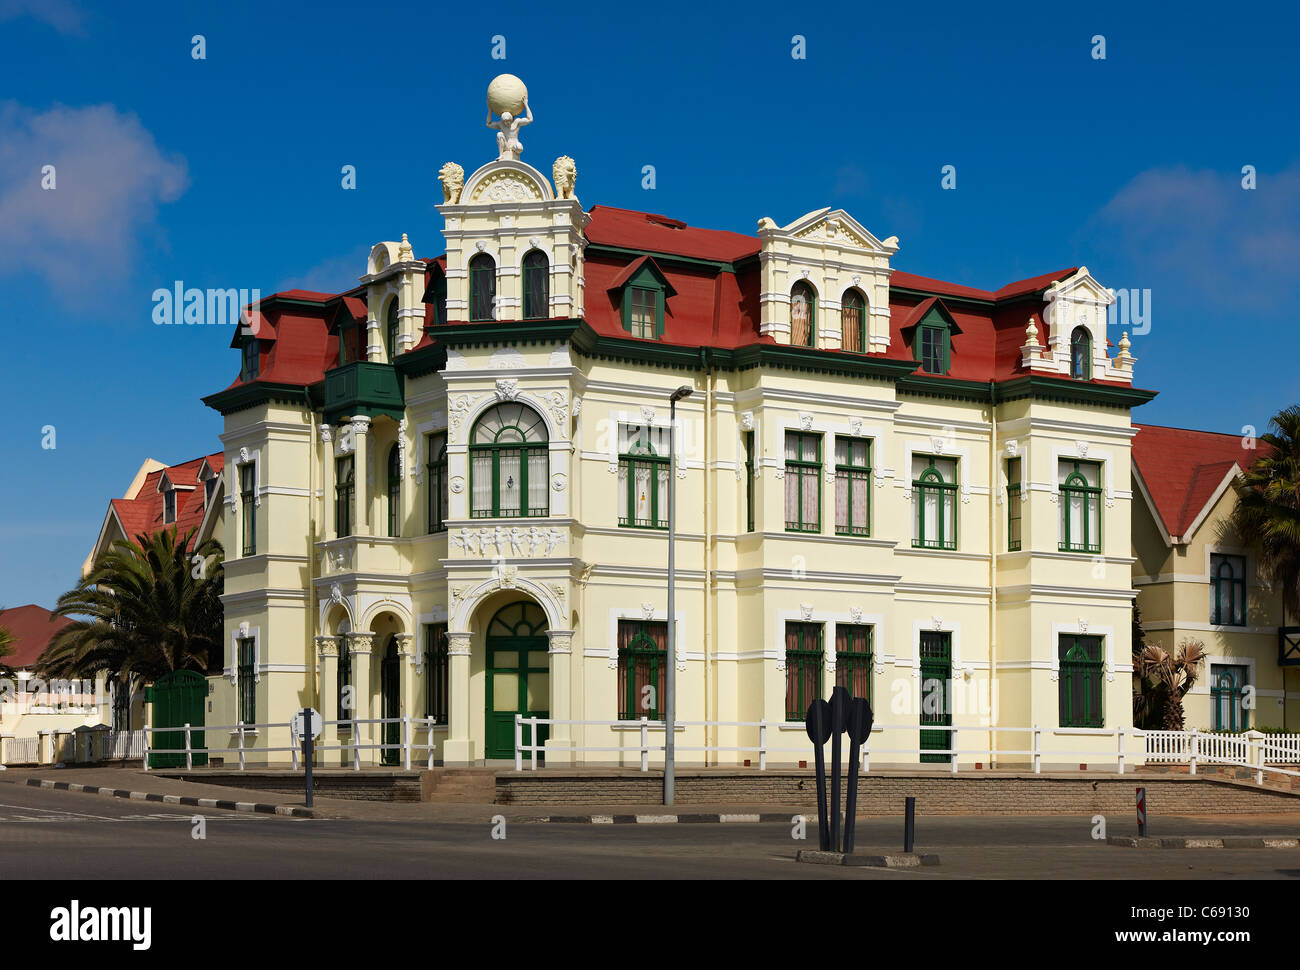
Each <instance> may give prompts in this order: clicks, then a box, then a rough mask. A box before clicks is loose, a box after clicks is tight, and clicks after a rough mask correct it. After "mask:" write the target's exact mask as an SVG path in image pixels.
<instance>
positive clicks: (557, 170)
mask: <svg viewBox="0 0 1300 970" xmlns="http://www.w3.org/2000/svg"><path fill="white" fill-rule="evenodd" d="M551 178H552V179H554V181H555V193H556V195H558V196H559V197H560V198H561V199H572V198H573V186H574V183H576V182H577V181H578V166H576V165H574V164H573V159H571V158H570V157H569V156H568V155H561V156H560V157H559V158H557V159H556V160H555V164H554V165H553V166H551Z"/></svg>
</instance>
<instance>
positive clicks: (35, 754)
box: [4, 738, 41, 765]
mask: <svg viewBox="0 0 1300 970" xmlns="http://www.w3.org/2000/svg"><path fill="white" fill-rule="evenodd" d="M4 749H5V759H4V763H5V764H7V765H34V764H36V762H37V761H38V760H39V758H40V753H41V739H40V738H6V739H5V742H4Z"/></svg>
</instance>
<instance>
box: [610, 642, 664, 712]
mask: <svg viewBox="0 0 1300 970" xmlns="http://www.w3.org/2000/svg"><path fill="white" fill-rule="evenodd" d="M667 647H668V624H667V623H666V622H664V621H662V620H619V622H618V717H619V720H621V721H632V720H639V719H640V718H643V717H645V718H649V719H650V720H652V721H657V720H660V719H662V718H663V716H664V707H663V705H664V702H665V697H666V695H665V693H664V691H665V687H664V683H665V680H664V678H665V676H666V672H667V663H668V649H667Z"/></svg>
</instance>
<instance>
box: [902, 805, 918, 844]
mask: <svg viewBox="0 0 1300 970" xmlns="http://www.w3.org/2000/svg"><path fill="white" fill-rule="evenodd" d="M906 806H907V807H906V808H905V809H904V814H903V851H904V852H911V851H912V846H913V845H915V844H916V798H915V797H914V796H912V795H908V796H907V801H906Z"/></svg>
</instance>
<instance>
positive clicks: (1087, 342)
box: [1070, 327, 1092, 381]
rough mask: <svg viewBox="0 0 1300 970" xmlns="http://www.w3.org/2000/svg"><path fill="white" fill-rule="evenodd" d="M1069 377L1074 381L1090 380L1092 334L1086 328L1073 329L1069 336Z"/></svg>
mask: <svg viewBox="0 0 1300 970" xmlns="http://www.w3.org/2000/svg"><path fill="white" fill-rule="evenodd" d="M1070 376H1071V377H1073V378H1074V379H1075V380H1076V381H1090V380H1092V334H1090V333H1089V332H1088V328H1087V327H1075V328H1074V333H1073V334H1071V336H1070Z"/></svg>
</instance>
